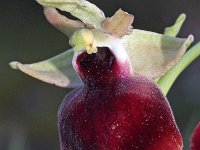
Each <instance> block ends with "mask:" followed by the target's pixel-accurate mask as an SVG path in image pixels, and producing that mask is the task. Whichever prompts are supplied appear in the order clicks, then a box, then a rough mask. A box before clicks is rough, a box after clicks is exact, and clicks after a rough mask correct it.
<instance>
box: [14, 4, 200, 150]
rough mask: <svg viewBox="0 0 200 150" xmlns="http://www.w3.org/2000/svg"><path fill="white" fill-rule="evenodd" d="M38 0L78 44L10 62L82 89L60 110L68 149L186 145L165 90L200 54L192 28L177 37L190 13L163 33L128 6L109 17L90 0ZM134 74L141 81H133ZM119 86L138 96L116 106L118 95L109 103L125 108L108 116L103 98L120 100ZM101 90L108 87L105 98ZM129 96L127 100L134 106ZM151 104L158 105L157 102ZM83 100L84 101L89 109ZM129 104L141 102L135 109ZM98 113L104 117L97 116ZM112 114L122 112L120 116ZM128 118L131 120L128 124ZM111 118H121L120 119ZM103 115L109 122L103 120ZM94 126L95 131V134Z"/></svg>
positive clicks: (198, 135) (174, 148) (199, 135)
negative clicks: (138, 21)
mask: <svg viewBox="0 0 200 150" xmlns="http://www.w3.org/2000/svg"><path fill="white" fill-rule="evenodd" d="M36 1H37V2H38V3H39V4H41V5H42V6H44V14H45V16H46V19H47V20H48V22H49V23H50V24H52V25H53V26H54V27H56V28H57V29H58V30H60V31H61V32H63V33H64V34H65V35H66V36H67V37H68V38H69V44H70V45H71V47H72V48H71V49H69V50H67V51H65V52H63V53H61V54H59V55H57V56H54V57H52V58H50V59H47V60H44V61H41V62H38V63H34V64H22V63H20V62H17V61H15V62H11V63H10V66H11V67H12V68H14V69H18V70H21V71H22V72H24V73H26V74H28V75H30V76H32V77H34V78H37V79H39V80H42V81H44V82H47V83H50V84H55V85H57V86H59V87H64V88H76V90H74V91H72V93H70V94H69V96H68V97H66V98H65V100H64V102H63V104H62V105H61V108H60V110H59V116H58V120H59V123H58V124H59V133H60V142H61V149H62V150H67V149H117V148H118V149H145V150H159V149H163V150H164V149H165V150H181V149H182V147H183V144H182V139H181V135H180V133H179V130H178V128H177V126H176V123H175V120H174V117H173V113H172V111H171V108H170V106H169V104H168V102H167V99H166V97H165V96H166V95H167V93H168V91H169V90H170V88H171V86H172V85H173V83H174V81H175V80H176V78H177V77H178V76H179V74H180V73H181V72H182V71H183V70H184V69H185V68H186V67H187V66H188V65H189V64H190V63H191V62H192V61H193V60H195V59H196V58H197V57H199V55H200V43H198V44H196V45H195V46H193V47H192V48H191V49H190V50H189V51H188V52H186V49H187V48H188V47H189V46H190V44H191V43H192V42H193V39H194V38H193V36H192V35H189V36H188V37H187V38H177V37H176V36H177V34H178V32H179V30H180V29H181V26H182V24H183V22H184V21H185V18H186V16H185V14H181V15H180V16H179V17H178V19H177V20H176V22H175V24H174V25H173V26H171V27H167V28H166V29H165V31H164V34H158V33H154V32H150V31H144V30H139V29H134V28H133V26H132V23H133V21H134V16H133V15H130V14H128V13H127V12H125V11H123V10H122V9H119V10H118V11H117V12H116V13H115V14H114V15H113V16H112V17H108V18H106V17H105V15H104V13H103V11H102V10H100V9H99V8H98V7H97V6H95V5H94V4H91V3H90V2H88V1H86V0H36ZM56 9H59V10H61V11H66V12H69V13H70V14H71V15H73V16H74V17H76V18H77V19H79V20H72V19H69V18H67V17H65V16H63V15H61V14H60V13H59V12H58V11H57V10H56ZM185 52H186V53H185ZM116 65H117V66H118V68H117V67H116ZM113 67H114V68H113ZM127 81H129V83H130V84H131V83H133V84H134V85H132V84H131V85H129V84H128V83H127ZM116 88H117V89H120V90H121V91H123V90H124V91H130V93H134V94H136V95H134V96H133V95H131V96H127V92H125V93H126V94H125V95H123V97H124V99H123V100H121V99H120V98H119V97H120V96H119V97H115V100H116V101H117V100H118V101H119V103H120V104H119V105H118V104H116V105H114V104H112V105H111V104H110V103H111V102H109V103H108V104H105V105H109V106H112V107H114V108H115V107H120V108H118V109H116V110H113V111H114V112H116V113H112V116H111V117H109V119H103V118H104V117H105V116H108V115H110V113H111V112H110V111H111V110H108V109H107V108H106V109H105V106H102V107H101V106H100V105H101V103H103V100H106V102H107V99H108V97H109V99H113V97H112V96H111V95H112V94H111V93H112V92H113V95H115V96H116V95H120V94H119V91H118V92H116ZM131 88H133V89H131ZM101 91H103V92H102V93H101ZM122 93H123V92H122ZM101 94H102V95H104V94H105V96H104V98H102V95H101ZM86 95H87V98H86ZM91 95H93V96H91ZM97 95H98V96H97ZM132 97H134V101H132V102H134V103H137V102H138V99H140V101H144V102H143V103H145V104H142V103H141V104H139V103H138V104H132V102H130V104H129V103H128V102H129V100H130V99H132ZM139 97H140V98H139ZM94 99H95V100H96V101H98V99H101V103H98V105H97V104H95V103H94V104H93V102H92V101H93V100H94ZM127 99H128V100H127ZM147 99H148V100H147ZM149 99H151V100H149ZM152 99H154V100H158V102H153V101H152ZM125 100H126V101H128V102H127V103H128V104H127V106H126V104H125V103H126V101H125ZM73 101H74V102H73ZM80 101H85V103H81V102H80ZM80 103H81V104H80ZM90 103H92V104H90ZM112 103H114V102H112ZM150 104H152V107H154V108H156V110H154V109H153V108H150V106H149V105H150ZM80 105H84V106H85V108H84V110H82V108H81V106H80ZM94 105H95V106H94ZM96 105H97V106H96ZM102 105H103V104H102ZM113 105H114V106H113ZM122 105H124V108H123V109H127V111H132V113H127V112H126V111H125V110H124V111H122V110H121V109H122V108H121V107H122ZM128 105H130V107H132V105H133V107H137V108H132V109H133V110H131V108H129V107H128ZM140 105H142V106H140ZM90 107H95V109H91V110H92V111H93V112H92V114H91V112H90V113H89V114H87V113H86V114H85V113H84V112H85V111H86V110H87V111H89V109H90ZM144 107H145V108H144ZM114 108H113V109H114ZM98 109H99V110H100V109H102V110H103V111H97V110H98ZM109 109H110V108H109ZM129 109H130V110H129ZM146 109H148V110H146ZM150 109H151V110H150ZM157 109H158V110H157ZM117 111H118V112H117ZM120 111H122V112H121V113H119V112H120ZM79 112H81V113H79ZM125 112H126V113H125ZM99 113H101V114H102V116H100V115H99ZM138 113H144V114H143V115H145V116H140V115H139V116H137V115H136V114H138ZM124 114H128V115H132V117H133V116H135V117H136V120H134V119H133V120H134V121H133V120H132V121H127V118H126V117H127V116H123V115H124ZM84 115H85V116H84ZM86 115H87V116H90V117H86ZM104 115H105V116H104ZM120 115H121V118H120ZM74 116H75V118H74ZM92 116H94V118H97V119H98V120H96V119H93V120H92V119H90V118H92ZM113 116H117V119H116V118H114V117H113ZM78 117H80V118H79V119H78ZM101 117H102V118H101ZM122 117H124V118H125V119H124V120H126V122H124V123H122V122H123V119H122ZM160 117H161V119H159V118H160ZM162 117H165V118H162ZM83 118H84V119H83ZM100 118H101V119H102V120H103V121H102V120H101V119H100ZM153 118H154V120H153ZM142 119H147V123H145V124H146V125H147V126H149V128H144V127H143V125H144V124H143V122H140V121H139V120H142ZM148 119H149V120H148ZM88 120H89V121H88ZM99 120H101V121H99ZM111 120H112V121H113V120H115V121H114V122H115V123H114V122H112V121H111ZM119 120H120V121H121V122H119ZM83 121H85V122H83ZM102 122H104V123H105V126H104V125H99V124H100V123H102ZM111 122H112V123H111ZM116 122H118V123H116ZM91 124H92V125H91ZM94 124H95V127H94ZM164 124H165V125H164ZM79 125H80V126H79ZM129 125H130V126H129ZM97 126H98V127H97ZM108 126H109V127H108ZM133 126H134V127H133ZM81 127H82V129H81ZM125 127H126V128H125ZM118 128H119V129H118ZM129 128H130V129H129ZM199 128H200V127H199V126H198V127H197V129H196V130H195V132H194V134H193V136H192V138H191V142H192V145H191V150H199V149H200V145H199V143H200V132H199ZM86 129H88V131H86ZM117 129H118V130H117ZM128 129H129V130H128ZM90 130H95V133H92V132H91V131H90ZM96 130H98V132H97V131H96ZM105 130H106V131H105ZM151 130H152V131H151ZM151 132H152V133H151ZM114 135H115V136H114ZM101 136H102V137H101ZM129 136H130V137H129ZM91 137H93V138H94V139H95V140H94V139H91ZM116 137H117V138H116ZM128 137H129V138H128ZM139 140H140V141H139ZM106 143H107V144H106ZM108 145H109V146H110V147H109V146H108Z"/></svg>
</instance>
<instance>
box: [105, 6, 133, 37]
mask: <svg viewBox="0 0 200 150" xmlns="http://www.w3.org/2000/svg"><path fill="white" fill-rule="evenodd" d="M133 19H134V17H133V15H130V14H128V13H126V12H124V11H123V10H121V9H119V10H118V11H117V12H116V13H115V14H114V15H113V16H112V17H110V18H107V19H105V20H104V21H103V22H102V29H103V30H104V31H105V32H107V33H109V34H111V35H113V36H116V37H119V38H121V37H122V36H124V35H127V34H130V33H131V31H132V23H133Z"/></svg>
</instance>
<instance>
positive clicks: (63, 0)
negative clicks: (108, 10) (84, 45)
mask: <svg viewBox="0 0 200 150" xmlns="http://www.w3.org/2000/svg"><path fill="white" fill-rule="evenodd" d="M36 1H37V2H38V3H40V4H41V5H43V6H49V7H55V8H58V9H60V10H62V11H66V12H69V13H70V14H72V15H73V16H74V17H76V18H79V19H80V20H81V21H83V22H84V23H85V24H90V25H92V26H93V27H94V28H100V27H101V22H102V21H103V20H104V19H105V15H104V13H103V11H101V10H100V9H99V8H98V7H97V6H95V5H94V4H91V3H90V2H88V1H85V0H36Z"/></svg>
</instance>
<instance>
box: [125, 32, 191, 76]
mask: <svg viewBox="0 0 200 150" xmlns="http://www.w3.org/2000/svg"><path fill="white" fill-rule="evenodd" d="M192 41H193V36H192V35H190V36H188V38H187V39H180V38H174V37H170V36H166V35H161V34H157V33H153V32H149V31H142V30H137V29H134V30H133V32H132V33H131V34H130V35H126V36H124V37H122V42H123V44H124V47H125V49H126V50H127V53H128V55H129V57H130V59H131V63H132V67H133V69H134V70H135V72H136V73H138V74H140V75H144V76H146V77H150V78H156V77H160V76H162V75H164V74H165V73H166V72H167V71H168V70H170V69H171V67H172V66H174V65H175V64H176V63H177V62H178V61H179V59H180V58H181V57H182V56H183V54H184V53H185V51H186V49H187V47H188V46H189V45H190V43H191V42H192Z"/></svg>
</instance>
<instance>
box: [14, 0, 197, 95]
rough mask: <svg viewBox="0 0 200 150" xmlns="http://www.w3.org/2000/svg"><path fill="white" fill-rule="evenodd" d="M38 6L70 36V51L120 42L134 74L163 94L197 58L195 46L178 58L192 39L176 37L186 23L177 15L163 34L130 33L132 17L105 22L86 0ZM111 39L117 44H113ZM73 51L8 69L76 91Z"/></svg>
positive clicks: (43, 0)
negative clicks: (152, 81)
mask: <svg viewBox="0 0 200 150" xmlns="http://www.w3.org/2000/svg"><path fill="white" fill-rule="evenodd" d="M37 2H39V3H40V4H41V5H43V6H45V7H44V13H45V16H46V18H47V20H48V21H49V23H51V24H52V25H53V26H55V27H56V28H57V29H59V30H60V31H62V32H63V33H64V34H65V35H67V36H68V37H71V40H70V44H71V46H72V49H74V50H75V51H79V50H84V49H86V50H87V49H89V50H90V48H91V50H93V51H94V52H95V48H98V47H109V48H116V49H117V47H116V46H119V44H120V46H121V47H122V48H123V49H125V50H126V52H127V54H128V56H129V58H130V61H131V65H132V67H133V70H134V72H135V73H136V74H140V75H143V76H146V77H148V78H152V79H156V81H157V83H158V84H159V86H160V88H161V89H162V90H163V91H164V93H165V94H167V92H168V90H169V88H170V87H171V85H172V84H173V82H174V81H175V79H176V77H177V76H178V75H179V74H180V72H181V71H182V70H183V69H184V68H186V67H187V65H189V63H191V62H192V61H193V60H194V59H195V58H197V57H198V56H199V55H200V47H199V44H198V45H197V46H195V47H193V48H192V49H191V50H190V51H189V52H188V53H187V54H186V55H185V56H184V57H183V58H182V56H183V55H184V53H185V51H186V49H187V48H188V47H189V45H190V44H191V43H192V41H193V36H192V35H189V36H188V37H187V38H176V37H175V36H176V35H177V34H178V32H179V30H180V28H181V26H182V24H183V22H184V20H185V17H186V16H185V15H184V14H182V15H180V16H179V18H178V19H177V21H176V22H175V24H174V25H173V26H171V27H168V28H166V29H165V33H164V35H162V34H158V33H153V32H150V31H143V30H138V29H132V26H131V24H132V22H133V16H132V15H129V14H128V13H126V12H124V11H122V10H121V9H120V10H118V11H117V12H116V13H115V14H114V15H113V16H112V17H110V18H105V16H104V13H103V12H102V11H101V10H100V9H99V8H98V7H96V6H95V5H93V4H91V3H89V2H88V1H85V0H37ZM55 8H58V9H60V10H62V11H67V12H69V13H71V14H72V15H73V16H75V17H77V18H78V19H80V20H81V21H76V20H71V19H68V18H66V17H65V16H63V15H61V14H59V13H58V12H57V11H56V9H55ZM121 21H124V24H121ZM75 31H80V32H75ZM82 31H88V33H90V35H92V36H91V37H92V38H88V37H87V34H85V32H84V34H82ZM80 33H81V34H80ZM79 35H80V36H79ZM89 37H90V36H89ZM114 41H117V43H118V44H116V45H115V44H113V42H114ZM118 48H119V47H118ZM72 49H70V50H67V51H66V52H64V53H62V54H59V55H58V56H55V57H53V58H50V59H47V60H45V61H41V62H38V63H34V64H21V63H19V62H11V63H10V65H11V67H12V68H14V69H19V70H21V71H22V72H24V73H26V74H28V75H30V76H32V77H34V78H37V79H40V80H42V81H44V82H47V83H51V84H55V85H57V86H60V87H71V88H76V87H79V86H81V85H82V83H81V80H80V79H79V77H78V75H77V74H76V72H75V71H74V69H73V67H72V57H73V50H72ZM93 51H91V53H92V52H93ZM181 58H182V59H181ZM177 63H178V64H177ZM175 64H177V65H176V66H175V67H173V66H174V65H175ZM169 80H170V82H169Z"/></svg>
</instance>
